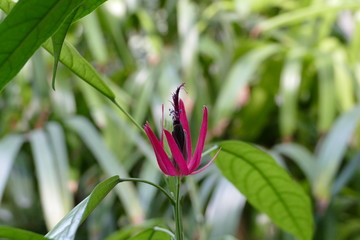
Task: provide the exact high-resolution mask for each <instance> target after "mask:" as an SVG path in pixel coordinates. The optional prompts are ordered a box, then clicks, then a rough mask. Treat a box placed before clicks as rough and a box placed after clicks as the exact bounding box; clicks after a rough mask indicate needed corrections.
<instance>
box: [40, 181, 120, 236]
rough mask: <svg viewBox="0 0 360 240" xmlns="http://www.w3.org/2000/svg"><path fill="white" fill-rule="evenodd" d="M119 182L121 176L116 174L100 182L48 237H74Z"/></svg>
mask: <svg viewBox="0 0 360 240" xmlns="http://www.w3.org/2000/svg"><path fill="white" fill-rule="evenodd" d="M118 183H119V176H114V177H111V178H109V179H107V180H105V181H103V182H101V183H100V184H98V185H97V186H96V187H95V188H94V190H93V191H92V192H91V194H90V195H89V196H88V197H87V198H85V199H84V200H83V201H82V202H81V203H79V204H78V205H77V206H76V207H75V208H73V209H72V210H71V211H70V212H69V213H68V214H67V215H66V216H65V217H64V218H63V219H62V220H61V221H60V222H59V223H58V224H57V225H56V226H55V227H54V228H53V229H52V230H51V231H50V232H49V233H48V234H46V237H49V238H51V239H61V240H72V239H74V238H75V234H76V231H77V229H78V227H79V226H80V224H81V223H82V222H83V221H84V220H85V219H86V218H87V217H88V216H89V215H90V213H91V212H92V211H93V210H94V209H95V208H96V207H97V205H99V203H100V202H101V201H102V200H103V199H104V197H105V196H106V195H107V194H108V193H109V192H110V191H111V190H112V189H113V188H114V187H115V186H116V185H117V184H118Z"/></svg>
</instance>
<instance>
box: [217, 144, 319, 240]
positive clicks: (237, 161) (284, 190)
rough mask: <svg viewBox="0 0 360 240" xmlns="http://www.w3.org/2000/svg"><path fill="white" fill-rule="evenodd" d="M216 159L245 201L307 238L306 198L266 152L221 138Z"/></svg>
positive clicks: (309, 227) (310, 225)
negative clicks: (219, 151)
mask: <svg viewBox="0 0 360 240" xmlns="http://www.w3.org/2000/svg"><path fill="white" fill-rule="evenodd" d="M219 146H220V147H221V148H222V150H221V153H220V154H219V156H218V159H217V160H216V164H217V165H218V167H219V168H220V170H221V172H222V174H223V175H224V176H225V177H226V178H227V179H228V180H229V181H230V182H231V183H233V184H234V185H235V187H236V188H237V189H238V190H240V192H242V193H243V194H244V195H245V196H246V197H247V200H248V201H249V202H250V203H251V204H252V205H253V206H254V207H256V208H257V209H259V210H260V211H262V212H264V213H266V214H267V215H268V216H269V217H270V218H271V220H272V221H273V222H274V223H275V224H277V225H278V226H279V227H281V228H282V229H284V230H285V231H288V232H290V233H292V234H294V235H295V236H296V237H298V238H299V239H302V240H311V239H312V235H313V224H314V223H313V217H312V208H311V202H310V199H309V197H308V196H307V195H306V194H305V192H304V190H303V189H302V188H301V187H300V186H299V185H298V184H296V183H295V182H294V181H293V180H292V179H291V178H290V176H289V175H288V173H287V172H285V170H284V169H282V168H281V167H280V166H279V165H278V164H277V163H276V162H275V161H274V160H273V159H272V158H271V157H270V156H269V155H267V154H266V153H264V152H263V151H261V150H259V149H257V148H256V147H253V146H251V145H249V144H247V143H244V142H238V141H225V142H222V143H220V144H219Z"/></svg>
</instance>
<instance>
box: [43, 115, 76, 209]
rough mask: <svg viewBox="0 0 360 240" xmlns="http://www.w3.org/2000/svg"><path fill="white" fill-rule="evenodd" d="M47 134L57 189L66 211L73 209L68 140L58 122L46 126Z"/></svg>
mask: <svg viewBox="0 0 360 240" xmlns="http://www.w3.org/2000/svg"><path fill="white" fill-rule="evenodd" d="M45 129H46V132H47V133H48V139H49V145H50V147H51V149H52V151H53V156H54V159H56V161H55V167H56V169H57V172H58V178H59V184H60V185H59V186H57V188H58V189H59V190H60V191H61V193H62V201H63V204H64V207H65V209H67V210H70V209H71V208H73V206H74V203H73V196H72V194H71V192H70V191H69V188H68V184H69V181H70V177H69V172H70V168H69V158H68V153H67V150H66V140H65V136H64V131H63V128H62V127H61V125H60V124H59V123H57V122H49V123H48V124H46V128H45Z"/></svg>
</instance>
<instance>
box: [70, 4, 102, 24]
mask: <svg viewBox="0 0 360 240" xmlns="http://www.w3.org/2000/svg"><path fill="white" fill-rule="evenodd" d="M105 1H106V0H86V1H85V2H84V3H83V4H81V6H80V7H79V10H78V11H77V13H76V15H75V17H74V22H75V21H77V20H79V19H80V18H83V17H85V16H86V15H88V14H89V13H91V12H92V11H94V10H95V9H96V8H97V7H99V6H100V5H101V4H103V3H104V2H105Z"/></svg>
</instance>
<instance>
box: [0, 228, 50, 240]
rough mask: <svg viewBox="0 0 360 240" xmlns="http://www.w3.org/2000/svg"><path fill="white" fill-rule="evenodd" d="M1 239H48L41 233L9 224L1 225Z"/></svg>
mask: <svg viewBox="0 0 360 240" xmlns="http://www.w3.org/2000/svg"><path fill="white" fill-rule="evenodd" d="M0 239H9V240H48V239H49V238H46V237H44V236H42V235H40V234H37V233H33V232H30V231H26V230H22V229H18V228H13V227H7V226H0Z"/></svg>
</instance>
